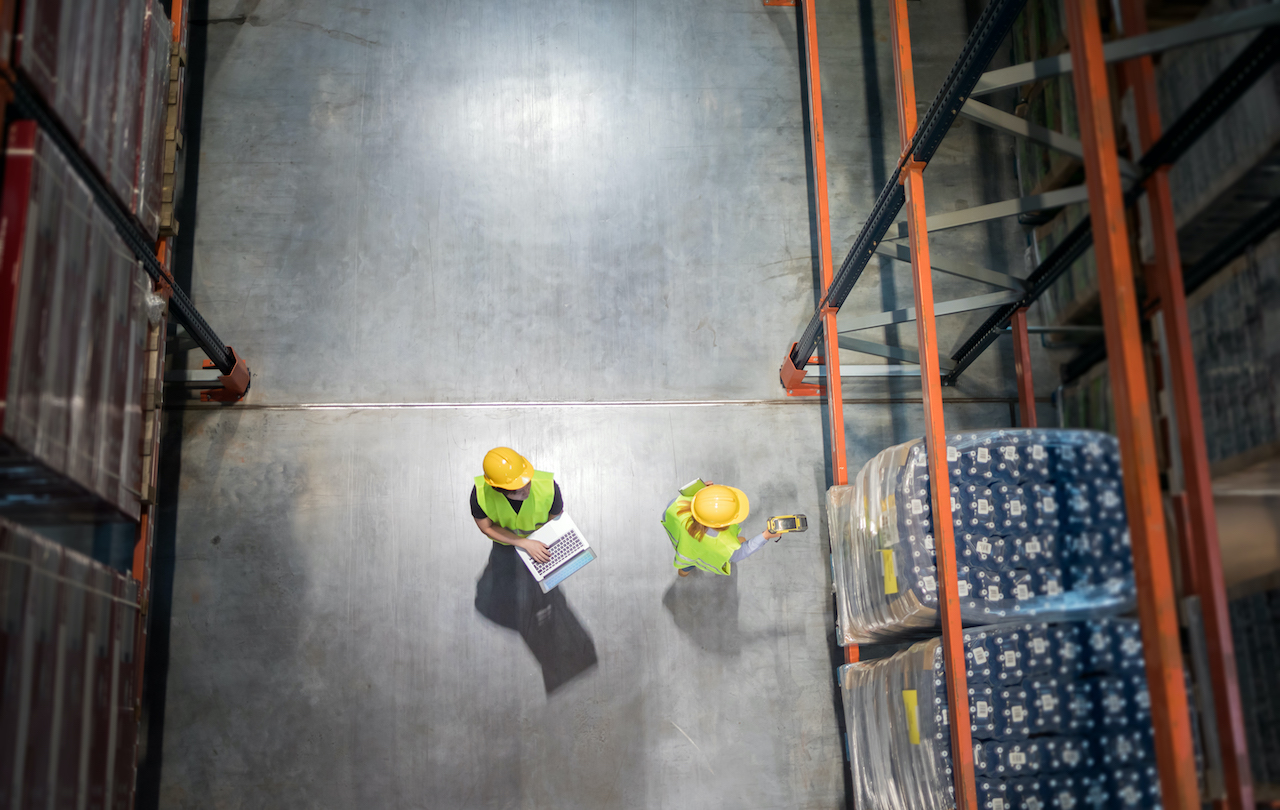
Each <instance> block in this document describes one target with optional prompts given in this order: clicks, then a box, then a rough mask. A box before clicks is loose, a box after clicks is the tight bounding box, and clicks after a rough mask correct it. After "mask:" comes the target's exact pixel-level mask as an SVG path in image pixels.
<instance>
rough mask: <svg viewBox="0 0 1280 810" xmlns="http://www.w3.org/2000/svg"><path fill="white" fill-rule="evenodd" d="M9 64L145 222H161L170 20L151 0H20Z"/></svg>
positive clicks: (151, 227)
mask: <svg viewBox="0 0 1280 810" xmlns="http://www.w3.org/2000/svg"><path fill="white" fill-rule="evenodd" d="M21 21H22V22H21V30H20V31H19V32H18V36H17V37H15V42H14V58H13V60H12V62H13V64H14V65H15V66H16V67H17V68H18V70H19V71H21V73H22V75H23V77H24V78H25V79H26V81H27V82H28V83H29V84H30V86H31V87H32V88H33V89H34V90H35V91H36V92H37V93H39V94H40V95H41V96H43V97H44V99H45V101H46V102H47V103H48V104H49V106H50V107H51V108H52V109H53V111H54V113H55V114H56V115H57V116H58V118H59V119H60V120H61V122H62V125H63V126H64V127H65V128H66V130H67V132H68V133H69V134H70V135H71V136H72V138H73V139H74V140H76V142H77V143H79V145H80V147H81V149H82V150H83V151H84V154H85V156H86V157H87V158H88V159H89V161H90V162H91V163H92V164H93V166H94V168H95V169H96V170H97V171H98V173H99V174H100V175H101V176H102V177H103V179H104V180H106V181H107V184H108V185H109V186H110V187H111V188H112V189H113V190H114V191H115V193H116V195H117V196H118V197H119V199H120V201H121V202H122V203H123V204H124V205H125V207H127V208H128V209H129V210H130V211H131V212H132V213H133V214H134V216H135V217H137V219H138V222H139V223H141V225H142V227H143V229H144V230H145V231H146V232H147V233H149V234H150V235H151V236H152V238H155V237H156V235H157V234H158V232H159V226H160V208H161V197H162V191H161V188H162V182H163V172H164V144H165V118H166V110H165V107H166V103H167V101H168V96H169V63H170V58H169V51H170V45H171V42H172V38H173V37H172V27H171V26H170V25H169V20H168V19H167V18H166V17H165V14H164V10H163V8H162V7H161V5H160V3H159V2H158V0H92V2H87V3H86V2H72V0H26V1H25V2H24V3H23V4H22V14H21Z"/></svg>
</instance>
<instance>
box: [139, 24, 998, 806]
mask: <svg viewBox="0 0 1280 810" xmlns="http://www.w3.org/2000/svg"><path fill="white" fill-rule="evenodd" d="M208 5H209V8H208V16H207V18H206V19H207V20H208V22H207V23H206V25H205V27H204V28H203V32H204V34H205V35H206V36H207V63H206V69H205V71H206V72H205V80H204V82H205V84H204V100H203V130H202V133H201V135H200V146H199V155H200V163H199V186H198V193H199V209H198V219H197V221H196V223H195V225H194V233H195V244H194V256H195V259H194V281H193V285H194V286H193V294H194V297H195V299H196V301H197V303H198V304H199V305H200V307H201V308H202V310H203V311H204V312H205V314H206V316H207V317H208V318H209V320H210V321H211V322H213V323H217V324H219V326H220V328H221V329H222V330H223V331H225V332H226V333H227V334H228V336H229V337H228V339H229V340H231V341H232V342H234V344H235V345H236V346H237V348H239V349H241V351H242V352H243V353H244V354H245V355H246V357H248V358H249V362H250V364H251V366H252V368H253V370H254V373H255V378H254V382H253V388H252V391H251V393H250V397H249V400H248V402H247V403H246V404H244V405H239V406H235V407H233V408H227V409H190V410H186V411H174V412H171V413H170V435H169V437H168V438H167V441H168V442H169V446H170V448H172V447H174V446H176V445H178V442H177V441H176V439H177V438H178V437H179V436H180V437H181V441H180V459H179V458H176V457H174V454H173V452H172V450H171V451H170V455H171V463H172V464H174V465H175V466H173V467H171V469H173V470H174V471H175V474H177V475H178V476H179V477H178V478H177V481H178V485H177V487H176V489H177V504H176V511H173V512H171V519H172V525H173V528H172V531H171V537H170V538H169V541H168V542H169V543H170V545H169V546H168V547H165V546H164V545H161V546H160V547H158V549H157V555H158V559H159V560H160V561H161V563H164V562H166V561H167V562H169V563H170V564H171V566H172V570H173V575H172V588H171V594H170V599H171V602H170V604H169V605H168V606H167V607H168V609H169V611H170V620H171V625H170V629H169V636H168V638H167V646H165V645H163V644H162V645H159V646H158V647H157V649H158V650H160V651H161V652H159V653H158V654H157V658H159V659H162V661H163V664H162V665H161V666H162V667H163V666H167V679H166V690H165V698H164V714H163V738H162V755H163V756H162V759H161V760H160V762H161V764H162V767H161V769H160V782H159V788H158V789H159V793H158V800H159V806H161V807H165V808H197V807H199V808H205V807H210V806H216V807H272V808H294V807H296V808H322V807H323V808H365V807H379V808H381V807H386V808H393V807H394V808H417V807H421V808H517V807H518V808H544V807H545V808H553V807H554V808H694V807H697V808H716V807H752V808H794V807H806V808H808V807H812V808H827V807H835V806H841V805H842V803H843V802H844V800H845V799H844V797H845V791H846V786H845V781H844V780H845V776H844V756H843V753H844V752H843V744H842V741H841V739H840V736H839V731H838V726H837V711H836V708H835V704H834V702H833V697H834V684H833V680H832V667H833V665H834V663H835V657H834V656H835V651H834V648H833V647H832V642H831V637H832V635H833V630H832V609H831V600H830V596H829V594H830V587H831V580H830V570H829V567H828V566H829V560H828V553H827V548H826V542H825V539H824V535H823V533H822V532H821V531H820V530H819V529H820V528H821V525H820V524H821V516H822V513H823V511H824V510H823V507H822V499H823V493H824V491H825V488H826V480H827V471H826V469H825V466H824V453H823V451H822V446H823V430H824V425H823V419H822V412H821V409H820V408H819V407H817V406H816V405H814V404H812V403H809V402H803V401H799V400H787V399H786V398H785V397H783V396H782V391H781V390H780V389H779V387H778V382H777V368H778V364H779V362H780V359H781V357H782V354H783V351H784V349H785V347H786V346H787V345H789V343H790V341H792V340H794V337H795V334H796V333H797V332H798V330H799V328H800V326H801V325H802V324H803V323H804V321H805V320H807V318H808V315H809V313H810V312H811V311H812V308H813V305H814V295H813V285H814V268H813V264H812V260H811V258H810V253H811V247H810V224H809V214H808V211H809V206H808V201H807V193H808V191H807V182H806V167H805V150H804V129H803V125H802V111H801V105H800V95H799V76H798V73H797V58H798V54H797V39H796V29H795V18H794V10H793V9H789V8H773V9H766V8H764V7H762V6H761V5H760V2H759V0H713V1H711V2H699V3H694V4H689V3H677V2H667V1H666V0H662V1H661V2H656V3H640V2H621V1H619V2H603V3H602V2H592V0H561V1H558V2H551V3H532V2H523V1H521V0H487V1H486V2H479V3H466V4H464V3H454V2H449V3H433V4H424V3H414V2H409V0H387V1H386V2H382V3H378V4H369V7H357V6H352V5H348V4H347V2H346V0H343V2H338V0H322V1H321V0H311V2H306V3H303V2H300V0H210V2H209V4H208ZM870 9H871V5H870V4H869V3H865V4H863V5H861V6H859V5H858V4H856V3H850V4H838V7H837V8H836V9H835V10H833V11H832V12H831V13H830V14H829V15H827V16H826V17H824V25H828V24H829V28H826V29H824V42H826V41H828V40H830V41H831V42H832V43H833V44H832V47H831V48H830V49H829V51H827V52H824V56H826V55H827V53H829V54H830V55H831V59H832V64H833V65H835V66H836V67H835V68H833V69H834V70H836V71H837V72H838V75H845V73H848V72H850V71H853V70H854V69H857V70H862V69H863V68H865V67H866V65H867V64H868V63H867V60H866V59H864V56H865V55H866V54H864V53H862V52H861V51H860V50H859V48H860V47H862V45H863V44H866V43H867V42H874V40H875V37H874V34H872V35H871V36H870V37H867V36H864V33H869V29H868V28H867V27H868V26H871V25H872V18H873V17H874V18H875V19H879V18H880V16H881V12H882V11H883V10H881V9H876V10H875V12H874V14H873V15H872V14H871V13H870ZM948 15H950V16H948ZM953 17H954V18H956V19H959V20H961V21H963V19H964V10H963V8H961V7H960V6H959V5H958V4H957V5H956V8H955V9H953V10H951V11H948V12H947V13H946V14H940V15H938V17H937V20H936V21H934V22H929V23H928V24H929V25H937V26H939V28H940V29H942V28H945V29H946V36H945V37H940V39H943V40H945V41H943V42H942V43H941V44H939V45H938V46H937V47H938V51H939V52H942V53H954V52H956V50H958V47H959V45H958V43H959V42H960V41H961V40H962V39H963V30H964V25H963V23H961V24H960V25H958V26H957V24H956V19H953ZM864 29H865V30H864ZM957 30H959V31H960V35H959V36H958V35H957V33H956V32H957ZM193 47H194V46H193ZM824 47H825V46H824ZM881 50H883V49H881ZM868 58H869V59H870V64H871V65H872V66H873V67H874V66H875V65H876V64H877V63H878V64H879V73H878V78H877V79H875V81H877V82H879V84H880V85H881V86H882V88H883V89H882V90H881V91H880V92H883V93H886V94H887V93H888V92H891V87H892V73H891V68H890V67H889V62H888V58H889V54H888V53H887V51H885V52H884V53H877V54H874V55H872V56H869V57H868ZM922 61H925V62H926V64H925V66H924V67H922V68H919V69H918V70H919V71H920V72H921V73H922V74H923V73H927V72H928V71H929V70H933V71H934V72H938V71H942V72H945V68H946V65H937V66H932V67H931V66H929V65H928V64H927V60H922ZM929 75H931V74H929ZM939 78H940V77H939ZM926 81H928V82H932V83H936V80H935V79H932V78H929V79H925V78H922V79H921V82H922V85H923V83H924V82H926ZM834 92H836V93H847V94H848V96H847V98H848V101H847V104H846V106H847V107H848V106H852V107H854V108H855V109H854V110H853V111H852V112H851V111H850V110H849V109H846V110H845V111H844V112H836V113H833V116H834V117H836V118H843V119H845V120H846V121H848V122H850V123H853V122H857V123H856V127H857V128H858V129H857V133H858V134H856V135H851V136H849V137H848V138H847V140H845V141H843V142H841V144H839V145H838V146H836V147H835V148H833V155H834V157H833V166H832V171H833V173H835V172H837V169H838V168H839V169H840V171H841V172H844V170H845V169H849V168H850V167H857V168H856V171H849V172H845V173H843V174H842V179H841V180H838V181H837V180H834V179H833V195H834V196H833V211H834V212H835V213H836V215H837V217H840V218H842V219H841V225H840V227H839V228H838V229H837V230H838V231H839V232H841V233H843V232H844V231H846V230H848V231H850V236H852V230H853V228H854V226H855V224H857V223H860V219H859V215H858V213H857V212H858V211H860V210H865V209H866V207H867V205H868V204H869V202H870V196H871V195H873V194H874V193H875V188H874V187H873V183H872V179H873V178H871V177H870V176H869V175H868V174H867V173H868V172H869V171H870V170H869V169H868V168H867V167H868V166H870V165H871V164H872V163H874V162H876V161H883V160H886V159H891V156H892V155H896V149H889V150H888V153H889V155H890V157H886V156H885V154H884V153H885V150H884V148H883V144H880V143H877V142H876V140H875V138H874V137H872V138H871V139H870V140H868V138H867V137H865V131H866V130H864V129H863V128H864V127H865V122H863V121H861V120H860V115H861V113H859V112H858V110H859V109H860V110H861V111H864V112H865V114H866V115H870V116H872V117H874V116H875V115H877V113H876V112H875V111H874V110H870V111H868V107H867V104H868V103H869V102H868V99H867V97H866V88H863V87H859V86H855V85H852V84H850V85H839V84H838V85H837V87H836V88H835V90H834ZM885 98H886V101H887V99H888V97H887V95H886V96H885ZM888 126H889V127H892V121H889V122H888ZM885 136H886V137H888V138H890V139H896V133H894V132H893V131H892V129H890V131H889V132H887V133H885ZM834 140H836V139H834V138H833V141H834ZM946 170H947V169H946V168H945V167H944V168H943V169H942V170H941V171H946ZM954 171H955V172H957V173H960V174H957V175H956V180H955V182H953V183H951V184H950V186H953V187H954V189H953V190H954V192H955V193H956V194H968V195H969V196H970V198H972V199H974V200H975V202H977V201H979V200H978V195H980V194H981V188H980V187H981V184H982V182H983V180H982V178H981V176H980V175H981V171H980V167H975V166H971V165H964V166H957V167H956V168H955V169H954ZM961 174H963V176H961ZM962 202H963V200H962ZM941 204H942V205H944V206H949V207H950V206H953V205H954V200H951V199H947V200H942V201H941ZM184 225H185V223H184ZM892 287H893V285H892V284H891V283H890V284H888V285H887V287H886V288H892ZM888 298H893V294H890V293H885V294H883V295H878V294H877V293H874V292H869V293H867V300H866V301H859V302H857V303H858V306H862V307H865V308H868V309H879V308H880V307H881V305H882V300H881V299H888ZM852 303H853V299H851V304H852ZM851 311H852V310H851ZM959 328H960V325H957V326H956V329H957V330H958V329H959ZM241 347H243V348H241ZM991 355H992V356H993V357H996V358H997V360H993V361H991V362H998V352H992V353H991ZM971 377H972V379H973V380H974V381H975V382H974V383H973V384H974V385H975V386H977V389H978V390H976V391H975V393H982V394H985V395H990V394H991V393H993V392H992V391H989V390H986V388H984V385H985V383H984V380H986V379H987V378H986V377H985V376H984V375H983V373H982V372H981V369H979V370H978V371H976V372H974V373H973V374H972V375H971ZM887 390H888V389H885V388H884V387H883V386H882V387H880V388H879V389H877V391H876V392H875V395H876V396H880V397H883V396H884V395H885V393H886V391H887ZM994 393H1001V392H994ZM868 396H870V394H868ZM916 410H918V409H912V410H911V412H910V413H906V412H904V411H903V410H902V409H899V410H896V411H895V410H894V409H892V408H890V407H886V406H885V405H871V404H869V405H855V406H850V407H849V408H848V409H847V412H846V420H847V424H848V425H849V431H850V436H849V441H850V447H849V456H850V463H851V465H852V466H854V467H855V468H856V465H858V464H860V463H861V462H862V461H863V460H865V459H866V458H868V457H869V456H871V455H872V454H874V453H875V452H877V451H878V450H880V449H882V448H883V447H885V446H887V445H888V444H891V443H893V442H894V441H895V440H901V439H902V438H905V437H906V436H908V435H911V434H912V433H913V432H918V430H919V418H918V414H916V413H915V411H916ZM953 413H954V414H955V416H954V417H953V418H954V421H955V422H956V423H957V424H956V426H957V427H963V426H965V424H966V423H972V424H974V425H979V424H981V425H990V424H1007V420H1008V409H1007V407H1006V406H1005V405H1003V404H999V403H996V404H989V405H969V406H957V408H956V409H955V410H954V411H953ZM498 444H507V445H511V446H513V447H515V448H517V449H518V450H520V451H521V452H523V453H524V454H526V455H528V456H529V458H530V459H531V460H532V461H533V462H534V463H535V464H536V465H537V466H538V467H539V468H541V469H545V470H550V471H553V472H555V473H556V477H557V480H558V481H559V482H560V483H561V485H562V488H563V491H564V495H565V499H566V505H567V509H568V511H569V512H570V514H572V515H573V516H574V518H575V519H576V520H577V521H578V522H579V524H580V525H581V526H582V527H583V529H584V530H585V531H586V532H588V533H589V535H590V537H591V539H592V541H593V543H594V544H595V545H596V547H597V549H598V551H599V553H600V559H599V560H598V561H597V562H595V563H593V564H592V565H590V566H588V567H587V568H586V569H584V570H583V571H582V572H581V573H579V574H577V575H575V576H574V577H573V578H572V579H570V580H569V581H568V582H567V583H566V584H565V585H564V586H562V588H561V589H560V590H559V591H558V593H559V596H557V597H555V598H554V599H551V600H546V601H543V600H539V599H536V598H533V597H532V596H531V594H530V593H529V589H528V588H527V587H522V586H521V585H520V583H519V582H518V577H519V576H522V575H523V573H524V572H523V570H522V569H517V568H514V567H513V563H512V560H511V559H509V558H507V557H505V556H504V555H503V554H501V553H498V554H494V553H492V552H493V544H492V543H490V542H489V541H488V540H486V539H485V538H484V537H483V536H481V535H480V534H479V532H478V531H477V530H476V528H475V525H474V523H473V522H472V519H471V517H470V514H469V511H468V509H467V506H466V500H467V495H468V492H469V489H470V487H471V479H472V477H473V476H475V475H477V474H478V473H479V468H480V462H481V459H482V457H483V455H484V453H485V451H486V450H487V449H489V448H490V447H492V446H494V445H498ZM696 476H703V477H707V478H710V479H713V480H716V481H719V482H725V483H732V484H734V485H737V486H740V487H742V488H744V489H745V490H746V491H747V492H748V493H749V494H750V495H751V497H752V504H753V513H752V517H751V519H750V520H749V521H748V528H749V529H751V530H752V531H753V532H754V531H758V530H759V528H760V527H761V525H762V522H763V519H764V518H765V517H766V516H768V515H769V514H777V513H790V512H795V511H800V512H805V513H807V514H808V515H809V516H810V517H811V518H812V519H813V523H814V529H815V530H812V531H810V532H809V533H808V534H806V535H799V536H796V535H792V536H789V537H787V538H785V539H784V540H783V541H782V542H781V543H778V544H770V545H769V546H768V547H767V548H765V549H764V550H763V551H761V552H760V554H759V555H758V556H757V557H754V558H753V559H751V560H750V561H748V562H746V563H744V564H742V565H740V566H737V567H736V571H735V575H734V576H732V577H728V578H712V577H708V576H707V575H702V574H698V575H695V576H693V577H690V578H688V579H678V578H677V577H676V576H675V572H674V569H673V568H672V567H671V563H670V560H671V548H670V544H669V542H668V541H667V539H666V536H665V534H664V533H663V532H662V530H661V528H660V526H659V525H658V519H659V517H660V513H661V511H662V508H663V507H664V506H665V505H666V503H667V502H668V501H669V500H670V498H671V497H673V496H674V491H675V489H676V487H678V486H679V485H681V484H683V483H685V482H686V481H688V480H689V479H691V478H694V477H696ZM163 590H164V589H163V588H162V589H161V590H160V592H159V596H158V598H162V597H163V596H164V593H163ZM162 671H163V670H162ZM156 734H157V730H156V729H155V727H154V726H153V728H152V735H153V738H154V736H155V735H156ZM154 765H155V761H154V760H152V763H151V766H152V767H153V768H154ZM150 772H151V773H154V770H152V771H150Z"/></svg>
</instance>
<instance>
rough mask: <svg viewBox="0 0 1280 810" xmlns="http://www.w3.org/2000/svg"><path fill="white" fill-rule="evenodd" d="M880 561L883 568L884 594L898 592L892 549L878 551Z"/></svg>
mask: <svg viewBox="0 0 1280 810" xmlns="http://www.w3.org/2000/svg"><path fill="white" fill-rule="evenodd" d="M880 561H881V563H882V567H883V568H884V592H885V593H897V592H898V574H897V572H895V571H894V570H893V549H891V548H882V549H880Z"/></svg>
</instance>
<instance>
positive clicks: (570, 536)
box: [516, 513, 596, 593]
mask: <svg viewBox="0 0 1280 810" xmlns="http://www.w3.org/2000/svg"><path fill="white" fill-rule="evenodd" d="M529 537H530V538H531V539H533V540H537V541H538V542H539V543H543V544H544V545H546V547H547V550H548V551H550V552H551V559H550V560H547V561H546V562H545V563H538V562H534V561H533V558H532V557H530V556H529V554H528V553H527V552H526V551H525V550H524V549H522V548H517V549H516V553H517V554H519V555H520V559H522V560H524V564H525V567H526V568H528V569H529V573H530V574H533V578H534V580H535V581H536V582H537V583H538V586H539V587H540V588H542V592H543V593H547V592H548V591H550V590H551V589H552V588H554V587H556V586H557V585H559V584H560V583H561V582H564V581H565V580H566V579H568V578H569V577H570V576H572V575H573V574H575V573H577V572H578V571H580V570H581V569H582V567H583V566H584V565H586V564H587V563H589V562H591V561H592V560H594V559H595V558H596V553H595V552H594V551H592V550H591V546H590V545H589V544H588V543H587V538H585V537H583V535H582V532H581V531H580V530H579V529H578V525H577V524H576V523H574V522H573V518H571V517H569V515H568V514H567V513H565V514H562V515H560V517H558V518H556V519H555V520H553V521H550V522H549V523H547V524H546V525H545V526H543V527H542V528H540V529H538V530H537V531H535V532H534V533H533V534H531V535H529Z"/></svg>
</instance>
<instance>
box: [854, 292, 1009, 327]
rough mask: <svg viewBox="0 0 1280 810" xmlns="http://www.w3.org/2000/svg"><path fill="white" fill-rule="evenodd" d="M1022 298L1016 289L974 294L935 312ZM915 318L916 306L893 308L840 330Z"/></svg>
mask: <svg viewBox="0 0 1280 810" xmlns="http://www.w3.org/2000/svg"><path fill="white" fill-rule="evenodd" d="M1020 300H1022V293H1020V292H1018V291H1016V290H1011V291H1006V292H994V293H986V294H985V295H974V296H970V297H969V298H957V299H955V300H953V301H943V302H942V303H941V304H935V305H934V311H933V314H934V315H935V316H936V317H941V316H943V315H955V314H957V313H960V312H972V311H973V310H975V309H985V308H987V307H996V306H1000V305H1001V304H1007V303H1009V302H1011V301H1020ZM915 319H916V308H915V307H906V308H905V309H891V310H889V311H888V312H877V313H875V314H874V315H862V316H859V317H857V318H853V319H851V320H847V321H845V322H844V324H843V326H842V328H841V329H840V331H841V333H844V332H857V331H859V330H862V329H874V328H875V327H877V326H892V325H893V324H895V323H909V322H911V321H914V320H915Z"/></svg>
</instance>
